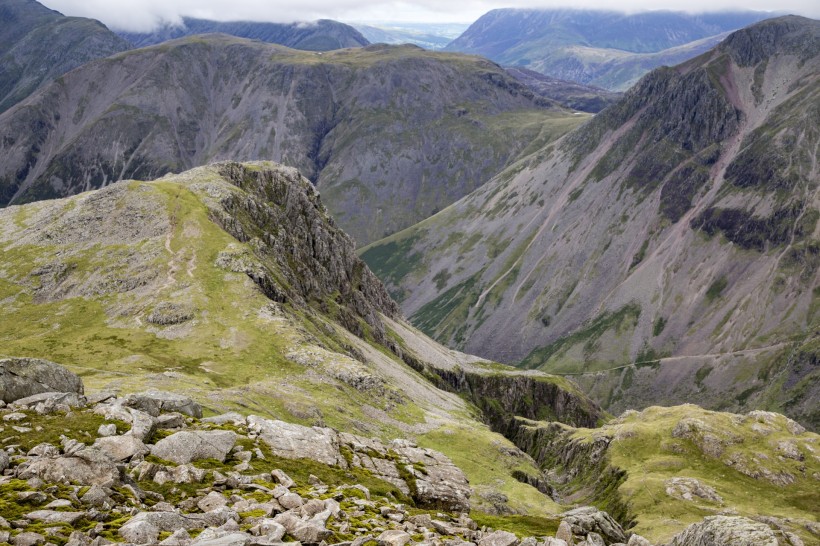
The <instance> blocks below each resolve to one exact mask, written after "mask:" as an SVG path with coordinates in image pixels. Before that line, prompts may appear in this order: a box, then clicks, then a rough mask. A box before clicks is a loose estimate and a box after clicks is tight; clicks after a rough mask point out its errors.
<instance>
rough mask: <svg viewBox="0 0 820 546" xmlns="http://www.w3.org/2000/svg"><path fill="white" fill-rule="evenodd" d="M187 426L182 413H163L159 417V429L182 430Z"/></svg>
mask: <svg viewBox="0 0 820 546" xmlns="http://www.w3.org/2000/svg"><path fill="white" fill-rule="evenodd" d="M184 426H185V416H184V415H182V414H181V413H176V412H174V413H162V414H160V416H159V417H157V428H166V429H167V428H182V427H184Z"/></svg>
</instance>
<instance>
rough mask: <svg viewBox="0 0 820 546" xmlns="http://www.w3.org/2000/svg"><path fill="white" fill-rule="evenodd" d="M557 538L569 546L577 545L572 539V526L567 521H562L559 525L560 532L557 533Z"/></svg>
mask: <svg viewBox="0 0 820 546" xmlns="http://www.w3.org/2000/svg"><path fill="white" fill-rule="evenodd" d="M555 538H556V539H558V540H562V541H564V542H566V543H567V544H569V546H573V545H574V544H575V539H574V538H572V526H570V524H569V523H568V522H566V521H562V522H561V523H559V524H558V531H556V533H555Z"/></svg>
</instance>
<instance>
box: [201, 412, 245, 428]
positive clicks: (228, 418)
mask: <svg viewBox="0 0 820 546" xmlns="http://www.w3.org/2000/svg"><path fill="white" fill-rule="evenodd" d="M202 422H203V423H214V424H216V425H225V424H228V423H230V424H231V425H237V426H241V425H244V424H246V423H245V416H244V415H242V414H240V413H236V412H234V411H231V412H228V413H223V414H221V415H214V416H213V417H205V418H204V419H202Z"/></svg>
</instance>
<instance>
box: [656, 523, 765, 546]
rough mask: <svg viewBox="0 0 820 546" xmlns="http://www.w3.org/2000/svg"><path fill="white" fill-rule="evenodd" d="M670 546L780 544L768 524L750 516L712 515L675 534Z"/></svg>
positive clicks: (753, 545)
mask: <svg viewBox="0 0 820 546" xmlns="http://www.w3.org/2000/svg"><path fill="white" fill-rule="evenodd" d="M669 546H779V543H778V540H777V536H776V535H775V532H774V531H772V529H771V528H769V526H768V525H765V524H763V523H757V522H755V521H752V520H750V519H748V518H743V517H730V516H710V517H707V518H705V519H704V520H703V521H702V522H700V523H693V524H692V525H690V526H689V527H687V528H686V529H684V530H683V532H681V533H679V534H677V535H675V537H674V538H673V539H672V542H670V543H669Z"/></svg>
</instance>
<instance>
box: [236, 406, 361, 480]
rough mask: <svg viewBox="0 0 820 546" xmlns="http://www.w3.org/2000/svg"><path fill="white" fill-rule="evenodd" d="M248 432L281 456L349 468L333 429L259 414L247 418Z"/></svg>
mask: <svg viewBox="0 0 820 546" xmlns="http://www.w3.org/2000/svg"><path fill="white" fill-rule="evenodd" d="M248 429H250V430H251V431H253V432H255V433H256V434H257V435H258V436H259V439H261V440H262V441H263V442H265V443H266V444H267V445H268V446H269V447H270V448H271V451H273V454H274V455H276V456H278V457H284V458H286V459H313V460H314V461H319V462H320V463H324V464H328V465H336V466H341V467H343V468H346V467H347V461H346V460H345V458H344V457H342V453H341V451H340V450H339V439H338V435H337V433H336V431H334V430H332V429H329V428H320V427H303V426H300V425H294V424H291V423H285V422H283V421H277V420H272V419H263V418H262V417H257V416H256V415H251V416H249V417H248Z"/></svg>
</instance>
